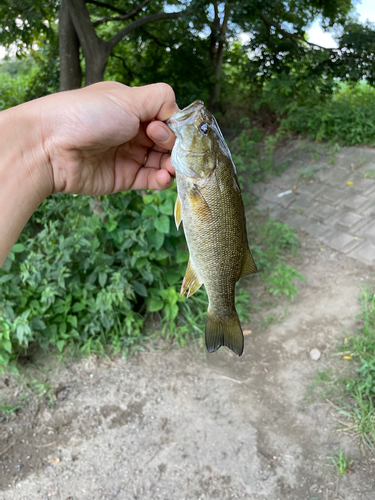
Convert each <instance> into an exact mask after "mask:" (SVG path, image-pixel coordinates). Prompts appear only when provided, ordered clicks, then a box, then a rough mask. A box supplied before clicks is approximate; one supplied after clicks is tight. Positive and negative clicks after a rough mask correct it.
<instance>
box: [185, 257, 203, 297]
mask: <svg viewBox="0 0 375 500" xmlns="http://www.w3.org/2000/svg"><path fill="white" fill-rule="evenodd" d="M202 284H203V283H202V282H201V281H200V280H199V278H198V276H197V273H196V271H195V269H194V267H193V264H192V263H191V260H190V259H189V262H188V266H187V269H186V273H185V277H184V280H183V282H182V286H181V292H180V293H181V295H184V293H185V292H186V290H188V293H187V297H190V296H191V295H193V293H195V292H196V291H197V290H198V288H200V287H201V286H202Z"/></svg>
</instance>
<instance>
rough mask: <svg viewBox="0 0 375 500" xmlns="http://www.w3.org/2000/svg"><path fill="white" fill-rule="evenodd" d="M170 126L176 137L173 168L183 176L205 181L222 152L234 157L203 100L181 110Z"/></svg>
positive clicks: (170, 119)
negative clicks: (219, 153) (219, 152)
mask: <svg viewBox="0 0 375 500" xmlns="http://www.w3.org/2000/svg"><path fill="white" fill-rule="evenodd" d="M166 124H167V125H168V127H169V128H170V129H171V130H172V131H173V132H174V133H175V135H176V142H175V145H174V147H173V150H172V165H173V167H174V168H175V169H176V170H177V171H178V172H180V173H181V174H183V175H186V176H188V177H192V178H194V179H199V178H201V179H203V178H205V177H207V176H209V175H210V174H211V173H212V172H213V170H214V169H215V167H216V163H217V161H216V159H217V154H218V151H219V150H220V151H222V152H225V153H226V154H227V155H229V156H230V152H229V149H228V147H227V145H226V142H225V140H224V138H223V135H222V133H221V131H220V128H219V126H218V124H217V121H216V120H215V118H214V116H212V114H211V113H210V112H209V111H208V110H207V109H206V108H205V107H204V103H203V102H202V101H194V102H193V103H192V104H190V105H189V106H187V107H186V108H184V109H182V110H181V111H178V112H177V113H175V114H174V115H173V116H172V117H171V118H169V120H167V121H166Z"/></svg>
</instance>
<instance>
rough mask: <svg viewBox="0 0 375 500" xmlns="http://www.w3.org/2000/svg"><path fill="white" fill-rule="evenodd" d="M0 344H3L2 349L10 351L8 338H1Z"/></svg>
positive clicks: (10, 344) (10, 345) (10, 343)
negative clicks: (0, 342)
mask: <svg viewBox="0 0 375 500" xmlns="http://www.w3.org/2000/svg"><path fill="white" fill-rule="evenodd" d="M2 346H3V349H5V350H6V351H8V352H9V353H11V352H12V342H11V341H10V340H3V341H2Z"/></svg>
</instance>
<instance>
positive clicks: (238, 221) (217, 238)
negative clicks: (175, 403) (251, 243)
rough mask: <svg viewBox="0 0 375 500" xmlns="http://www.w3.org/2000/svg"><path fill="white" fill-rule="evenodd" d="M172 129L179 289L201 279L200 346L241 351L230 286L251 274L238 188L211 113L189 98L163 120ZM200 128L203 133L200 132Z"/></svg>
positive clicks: (189, 287) (191, 290) (186, 288)
mask: <svg viewBox="0 0 375 500" xmlns="http://www.w3.org/2000/svg"><path fill="white" fill-rule="evenodd" d="M167 123H168V125H169V126H170V128H171V129H172V130H173V131H174V132H175V133H176V137H177V140H176V144H175V147H174V149H173V151H172V165H173V166H174V168H175V170H176V179H177V191H178V199H177V202H176V212H175V213H176V223H177V225H178V224H179V223H180V221H181V220H182V223H183V227H184V232H185V236H186V241H187V244H188V248H189V253H190V259H189V264H188V269H187V272H186V275H185V278H184V281H183V284H182V289H181V293H182V294H183V293H185V292H186V291H187V292H188V296H189V295H192V294H193V293H194V292H195V291H196V290H197V289H198V288H199V286H200V285H201V284H203V283H204V285H205V288H206V291H207V295H208V298H209V307H208V311H207V313H208V321H207V325H206V347H207V349H208V351H210V352H214V351H216V350H217V349H218V348H219V347H221V346H222V345H226V346H228V347H229V348H231V349H232V350H233V351H234V352H235V353H236V354H238V355H241V354H242V352H243V334H242V329H241V325H240V322H239V319H238V315H237V312H236V309H235V284H236V282H237V281H238V280H239V279H240V277H242V276H245V275H247V274H251V273H254V272H256V266H255V264H254V261H253V259H252V256H251V253H250V250H249V247H248V242H247V234H246V221H245V215H244V207H243V202H242V197H241V190H240V187H239V184H238V180H237V175H236V171H235V167H234V165H233V162H232V158H231V155H230V152H229V149H228V147H227V145H226V143H225V141H224V138H223V136H222V134H221V131H220V129H219V127H218V125H217V123H216V120H215V119H214V117H213V116H212V115H211V114H210V113H209V112H208V111H207V110H206V109H205V108H204V105H203V103H202V102H201V101H195V102H194V103H193V104H191V105H190V106H188V107H187V108H185V109H184V110H182V111H180V112H178V113H176V114H175V115H173V117H172V118H171V119H169V120H168V121H167ZM202 129H203V132H202Z"/></svg>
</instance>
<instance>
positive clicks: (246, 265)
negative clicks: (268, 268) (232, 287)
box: [240, 247, 258, 278]
mask: <svg viewBox="0 0 375 500" xmlns="http://www.w3.org/2000/svg"><path fill="white" fill-rule="evenodd" d="M257 272H258V269H257V266H256V265H255V262H254V259H253V256H252V255H251V252H250V248H249V247H247V248H246V252H245V257H244V259H243V261H242V269H241V274H240V278H243V277H244V276H248V275H249V274H254V273H257Z"/></svg>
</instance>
